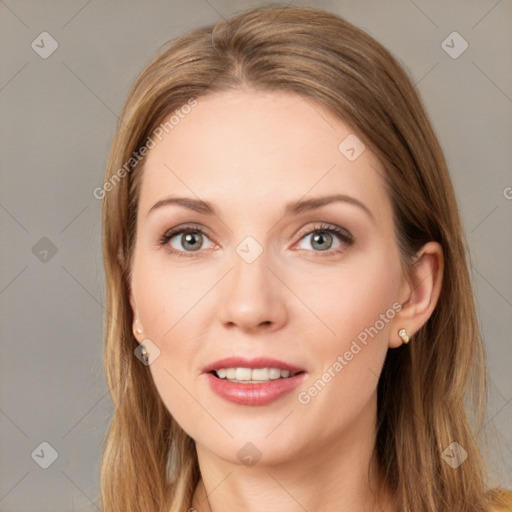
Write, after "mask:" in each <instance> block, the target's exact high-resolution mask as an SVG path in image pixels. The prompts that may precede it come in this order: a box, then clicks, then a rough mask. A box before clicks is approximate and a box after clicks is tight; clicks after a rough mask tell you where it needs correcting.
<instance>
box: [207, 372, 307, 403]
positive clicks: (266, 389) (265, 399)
mask: <svg viewBox="0 0 512 512" xmlns="http://www.w3.org/2000/svg"><path fill="white" fill-rule="evenodd" d="M205 375H206V378H207V380H208V383H209V384H210V386H211V388H212V389H213V391H215V393H217V394H218V395H219V396H220V397H222V398H225V399H226V400H229V401H230V402H233V403H235V404H239V405H267V404H270V403H272V402H274V401H275V400H277V399H278V398H281V397H282V396H284V395H287V394H288V393H291V392H292V391H293V390H294V389H295V388H296V387H297V386H298V385H299V384H300V383H301V382H302V380H304V377H305V376H306V372H303V373H299V374H297V375H294V376H293V377H288V378H287V379H275V380H271V381H269V382H263V383H261V384H240V383H238V382H229V381H228V380H225V379H219V378H218V377H215V375H213V374H211V373H207V374H205Z"/></svg>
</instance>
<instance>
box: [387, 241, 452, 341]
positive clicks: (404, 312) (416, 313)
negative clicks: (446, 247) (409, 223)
mask: <svg viewBox="0 0 512 512" xmlns="http://www.w3.org/2000/svg"><path fill="white" fill-rule="evenodd" d="M443 272H444V255H443V249H442V247H441V245H440V244H439V243H438V242H428V243H427V244H425V245H424V246H423V247H422V248H421V250H420V251H419V252H418V253H417V255H416V260H415V263H414V264H413V265H412V267H411V268H410V269H409V271H408V274H407V275H406V276H404V279H403V281H402V286H401V288H400V297H401V299H402V300H400V304H401V305H402V309H401V310H400V311H399V312H398V313H397V315H395V317H394V318H393V321H392V322H391V323H392V326H391V333H390V339H389V348H396V347H399V346H400V345H402V344H403V341H402V340H401V338H400V337H399V336H398V331H399V330H400V329H405V330H406V331H407V334H408V335H409V337H411V338H412V336H413V335H414V334H415V333H416V332H418V331H419V330H420V328H421V327H422V326H423V325H424V324H425V323H426V322H427V320H428V319H429V318H430V315H431V314H432V312H433V311H434V308H435V307H436V304H437V301H438V299H439V295H440V293H441V286H442V281H443Z"/></svg>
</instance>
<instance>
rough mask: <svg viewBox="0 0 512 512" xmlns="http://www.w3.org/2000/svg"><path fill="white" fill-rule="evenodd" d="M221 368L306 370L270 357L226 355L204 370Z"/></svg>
mask: <svg viewBox="0 0 512 512" xmlns="http://www.w3.org/2000/svg"><path fill="white" fill-rule="evenodd" d="M220 368H279V369H280V370H289V371H290V372H302V371H305V370H304V368H300V367H299V366H295V365H293V364H290V363H285V362H284V361H280V360H279V359H272V358H270V357H256V358H253V359H245V358H243V357H226V358H224V359H219V360H217V361H215V362H213V363H211V364H209V365H207V366H205V367H204V368H203V372H204V373H209V372H211V371H213V370H219V369H220Z"/></svg>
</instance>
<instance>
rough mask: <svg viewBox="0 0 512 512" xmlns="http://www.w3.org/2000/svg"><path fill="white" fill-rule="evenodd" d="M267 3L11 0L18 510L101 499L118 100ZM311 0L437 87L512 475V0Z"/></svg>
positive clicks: (9, 248)
mask: <svg viewBox="0 0 512 512" xmlns="http://www.w3.org/2000/svg"><path fill="white" fill-rule="evenodd" d="M262 3H263V2H248V1H240V2H234V1H226V0H208V1H206V0H193V1H181V0H180V1H174V2H170V1H163V0H159V1H151V2H142V1H141V2H135V1H122V2H121V1H112V0H111V1H100V0H89V1H87V0H80V1H67V2H64V1H60V2H58V1H35V0H34V1H22V0H18V1H14V0H4V1H2V0H0V34H1V36H0V37H1V46H0V48H1V50H0V52H1V77H0V112H1V114H0V115H1V120H2V122H1V151H0V162H1V171H2V173H1V188H0V224H1V228H2V235H3V242H2V244H1V266H0V269H1V274H0V308H1V309H0V311H1V320H0V322H1V323H0V326H1V340H2V358H1V361H2V364H1V395H0V396H1V403H0V429H1V437H0V442H1V452H0V510H1V511H3V512H11V511H12V512H14V511H16V512H19V511H26V512H29V511H36V510H37V511H38V512H41V511H50V510H51V511H53V512H59V511H69V510H73V511H91V510H97V509H98V507H97V506H96V505H95V504H94V503H92V501H91V500H92V499H94V498H95V497H96V496H97V495H98V493H99V460H100V459H99V456H100V448H101V444H102V442H103V436H104V434H105V431H106V428H107V425H108V423H109V419H110V416H111V413H112V404H111V400H110V397H109V394H108V390H107V387H106V383H105V379H104V376H103V358H102V332H103V331H102V323H103V313H104V307H103V301H104V283H103V269H102V262H101V245H100V207H101V203H100V201H99V200H97V199H95V198H94V197H93V194H92V191H93V189H94V188H95V187H98V186H101V184H102V182H103V173H104V166H105V162H106V157H107V153H108V149H109V145H110V143H111V140H112V136H113V132H114V126H115V123H116V121H117V119H116V114H117V113H118V112H119V111H120V108H121V105H122V102H123V101H124V98H125V96H126V94H127V92H128V89H129V87H130V85H131V83H132V82H133V80H134V79H135V77H136V75H137V74H138V73H139V72H140V71H141V70H142V68H143V67H144V65H145V64H146V63H147V62H148V60H149V59H150V58H151V57H152V55H153V54H154V53H155V52H156V51H157V50H158V48H159V47H160V45H162V44H164V43H165V42H166V41H168V40H169V39H172V38H174V37H175V36H177V35H179V34H181V33H182V32H183V31H185V30H187V29H190V28H192V27H195V26H198V25H203V24H206V23H210V22H214V21H217V20H220V19H221V18H222V17H227V16H229V15H230V14H232V13H234V12H235V11H237V10H241V9H243V8H245V7H250V6H256V5H261V4H262ZM293 3H294V4H296V5H312V6H318V7H321V8H325V9H328V10H331V11H333V12H335V13H337V14H339V15H341V16H343V17H345V18H346V19H347V20H348V21H350V22H352V23H354V24H355V25H357V26H359V27H360V28H362V29H363V30H365V31H367V32H368V33H369V34H370V35H371V36H373V37H374V38H376V39H377V40H378V41H380V42H381V43H382V44H383V45H384V46H386V47H387V48H388V49H389V50H390V51H391V52H392V53H393V54H394V55H395V56H396V57H397V58H398V59H399V60H400V61H401V62H402V64H403V65H404V66H405V67H406V69H407V70H408V72H409V74H410V76H411V77H412V78H413V80H414V82H415V83H416V84H417V86H418V88H419V91H420V93H421V95H422V98H423V99H424V102H425V104H426V106H427V110H428V112H429V114H430V116H431V119H432V121H433V124H434V128H435V130H436V132H437V134H438V136H439V139H440V141H441V144H442V146H443V148H444V150H445V152H446V157H447V159H448V163H449V167H450V172H451V174H452V177H453V181H454V185H455V189H456V193H457V198H458V200H459V205H460V208H461V214H462V217H463V221H464V226H465V229H466V232H467V236H468V240H469V244H470V252H471V258H472V265H473V272H472V274H473V279H474V284H475V290H476V295H477V305H478V314H479V318H480V320H481V329H482V332H483V335H484V338H485V343H486V347H487V351H488V358H489V366H490V373H491V378H492V383H493V385H492V389H491V395H492V398H491V403H490V407H489V420H490V422H489V424H488V427H487V428H491V427H492V426H493V425H495V426H496V429H497V431H496V435H497V439H498V440H499V442H500V446H501V450H502V452H503V458H502V459H501V460H500V459H499V458H498V456H497V455H493V457H492V459H493V463H494V467H493V468H492V470H491V476H492V478H493V482H495V483H496V484H501V485H505V486H508V487H509V488H512V389H511V388H512V386H511V382H512V378H511V370H510V369H511V366H512V348H511V338H510V328H511V327H512V323H511V318H512V271H511V265H510V262H511V248H512V243H511V242H512V230H511V229H510V224H511V222H510V221H511V220H512V199H510V198H511V197H512V189H510V188H507V187H512V172H511V161H512V139H511V133H512V115H511V114H512V72H511V71H512V65H511V56H512V51H511V50H512V32H511V31H510V21H511V20H512V3H511V2H510V0H500V1H496V0H489V1H484V0H482V1H465V2H461V1H451V2H444V1H441V0H438V1H428V2H427V1H421V2H420V0H415V1H412V0H396V1H388V2H377V1H369V0H365V1H339V2H333V1H319V2H300V1H296V2H293ZM44 31H46V32H48V33H50V34H51V36H52V37H53V38H54V39H55V40H56V41H57V42H58V45H59V46H58V49H57V50H56V51H55V52H54V53H53V54H52V55H51V56H49V57H48V58H46V59H43V58H41V57H40V56H39V54H38V53H36V51H34V49H33V48H32V47H31V43H32V41H34V40H36V42H37V41H39V40H40V39H36V38H38V36H39V34H41V32H44ZM453 31H457V32H458V33H459V34H460V35H461V36H462V37H463V38H464V39H465V40H466V41H467V42H468V44H469V46H468V48H467V50H466V51H465V52H464V53H462V55H460V56H459V57H458V58H452V57H451V56H450V55H448V53H447V52H446V51H445V50H444V49H443V48H442V46H441V43H442V42H443V40H445V39H446V38H447V36H448V35H449V34H451V33H452V32H453ZM457 44H458V43H456V45H457ZM46 48H48V46H46ZM456 48H457V46H456ZM507 196H508V198H507ZM41 239H43V240H42V241H41ZM52 248H53V252H55V250H56V251H57V252H56V253H55V254H53V252H52ZM44 250H48V251H49V252H47V253H45V252H44ZM42 442H47V443H49V444H50V445H51V446H52V447H53V448H54V449H55V450H56V451H57V452H58V458H57V459H56V460H55V461H54V462H53V464H51V466H49V467H48V469H42V468H41V467H40V466H39V465H38V464H37V463H36V460H38V461H42V459H44V457H47V459H46V460H49V459H48V457H49V454H50V451H49V450H48V449H47V448H46V449H45V448H44V446H43V450H44V454H45V455H44V457H42V456H41V448H40V447H39V445H40V444H41V443H42ZM36 449H37V450H36ZM34 450H36V452H35V453H36V454H37V453H39V458H38V457H37V456H36V455H34V457H32V455H31V454H32V453H33V452H34Z"/></svg>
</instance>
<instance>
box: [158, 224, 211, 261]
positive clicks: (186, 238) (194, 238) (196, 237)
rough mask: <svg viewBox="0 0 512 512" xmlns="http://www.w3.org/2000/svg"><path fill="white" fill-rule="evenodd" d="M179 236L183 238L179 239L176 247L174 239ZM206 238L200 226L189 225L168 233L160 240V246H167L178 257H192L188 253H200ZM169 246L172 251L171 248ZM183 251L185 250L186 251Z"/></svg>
mask: <svg viewBox="0 0 512 512" xmlns="http://www.w3.org/2000/svg"><path fill="white" fill-rule="evenodd" d="M177 235H181V237H178V238H177V241H176V243H175V245H173V243H172V239H173V238H175V237H177ZM205 237H206V233H205V232H204V231H203V230H202V229H201V228H200V227H199V226H196V225H190V224H189V225H186V226H181V227H177V228H173V229H171V230H170V231H167V232H166V233H164V235H163V236H162V238H160V241H159V243H160V245H165V246H167V248H168V250H169V252H170V253H172V254H176V255H178V256H192V255H193V254H186V253H187V252H188V253H194V252H198V251H199V250H200V249H201V248H202V245H203V241H204V238H205ZM169 242H171V243H169ZM169 246H170V247H171V248H172V249H171V248H169ZM176 246H178V247H176ZM180 246H181V247H180ZM183 249H185V251H184V250H183ZM188 249H190V250H188Z"/></svg>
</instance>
